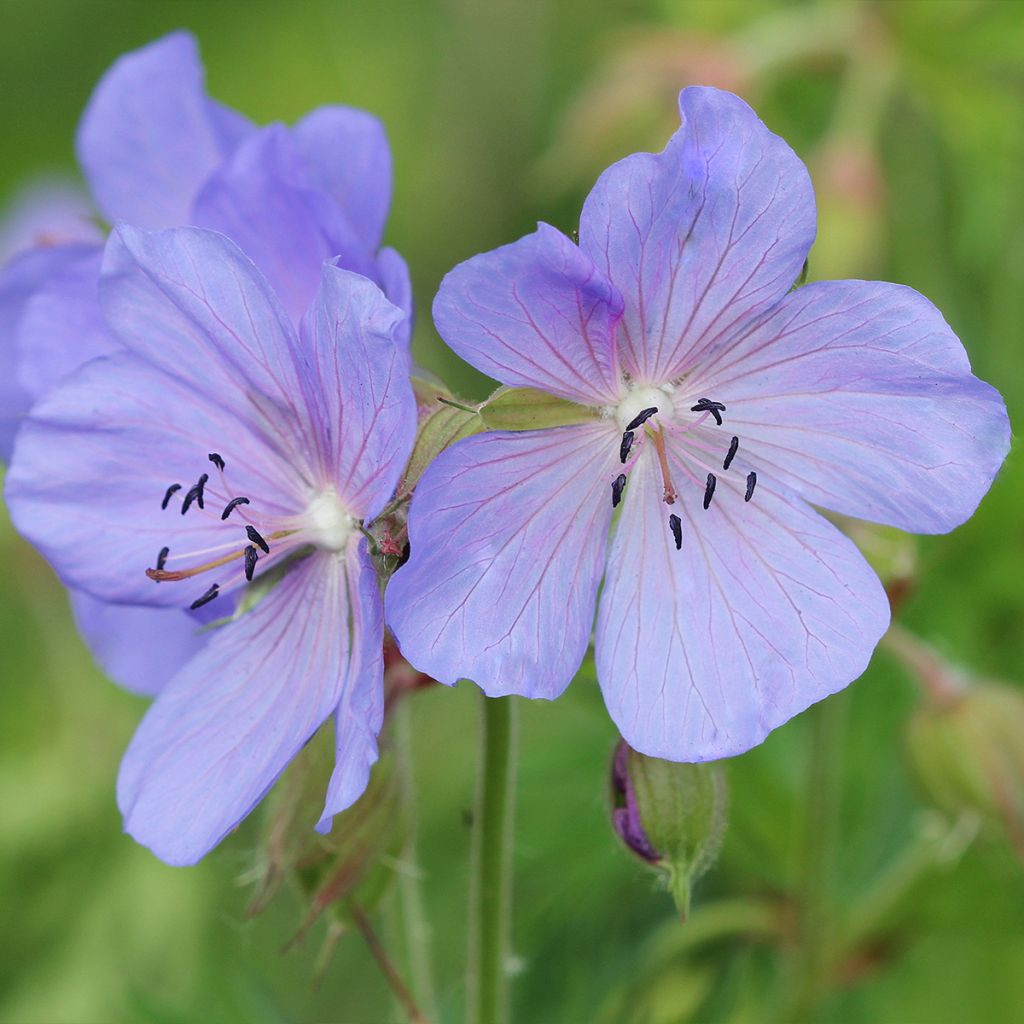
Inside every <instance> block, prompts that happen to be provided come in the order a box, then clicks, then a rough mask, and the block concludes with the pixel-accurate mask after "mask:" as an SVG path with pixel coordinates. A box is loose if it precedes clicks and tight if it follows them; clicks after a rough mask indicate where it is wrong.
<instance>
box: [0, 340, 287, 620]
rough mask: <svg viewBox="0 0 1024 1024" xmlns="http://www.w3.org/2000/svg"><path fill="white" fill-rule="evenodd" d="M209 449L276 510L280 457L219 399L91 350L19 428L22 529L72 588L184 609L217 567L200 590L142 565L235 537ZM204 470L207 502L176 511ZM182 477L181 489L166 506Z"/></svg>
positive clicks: (244, 489)
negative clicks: (274, 474)
mask: <svg viewBox="0 0 1024 1024" xmlns="http://www.w3.org/2000/svg"><path fill="white" fill-rule="evenodd" d="M211 451H218V452H219V453H220V454H221V455H222V456H223V457H224V459H225V461H226V463H227V477H226V478H227V479H230V480H231V483H232V486H233V487H235V488H237V491H236V492H235V493H238V494H242V495H247V496H252V497H254V498H256V497H258V498H259V504H260V508H261V510H265V511H268V512H277V511H280V509H279V507H278V506H275V505H274V504H273V502H274V499H275V497H276V496H277V494H278V493H280V485H279V484H278V483H277V482H276V481H275V480H274V479H273V478H269V479H268V477H267V474H268V473H269V472H270V470H271V469H272V467H273V466H274V459H275V455H274V454H273V453H272V452H270V451H269V450H268V449H267V447H266V445H265V444H264V443H263V442H262V441H261V440H260V439H259V438H258V437H257V436H255V435H253V434H250V433H248V432H246V431H245V430H240V429H239V427H238V425H237V423H236V422H235V420H234V418H233V417H232V415H231V414H230V412H228V411H226V410H225V409H224V408H223V407H221V406H218V405H217V404H215V403H213V402H209V401H205V400H201V399H200V400H197V398H196V396H195V395H194V394H192V392H191V390H190V388H189V386H188V385H187V384H185V383H183V382H181V381H179V380H178V379H177V378H175V377H170V376H167V375H165V374H162V373H158V372H154V371H153V369H152V368H151V367H150V366H149V365H148V364H146V363H145V362H143V361H142V360H140V359H139V358H138V357H137V356H135V355H133V354H132V353H129V352H122V353H119V354H118V355H115V356H110V357H107V358H103V359H95V360H93V361H92V362H90V363H88V364H87V365H86V366H84V367H82V368H81V369H80V370H78V371H77V373H75V374H74V375H73V376H72V377H71V378H69V379H68V380H67V381H66V382H65V383H64V384H62V385H61V386H59V387H58V388H56V389H55V390H53V391H52V392H50V393H49V394H47V395H46V396H44V398H43V399H41V400H40V402H39V403H37V405H36V406H35V407H34V408H33V410H32V415H31V416H29V417H28V418H27V419H26V420H25V422H24V424H23V426H22V429H21V431H20V432H19V435H18V440H17V443H16V445H15V451H14V458H13V459H12V462H11V467H10V469H9V471H8V474H7V480H6V495H5V496H6V500H7V504H8V507H9V509H10V512H11V517H12V519H13V521H14V523H15V525H16V526H17V528H18V530H19V531H20V532H21V533H22V534H23V535H24V536H25V537H27V538H28V539H29V540H31V541H32V542H33V543H34V544H35V545H36V546H37V547H38V548H39V550H40V551H42V553H43V554H44V555H45V556H46V557H47V558H48V559H49V560H50V562H51V563H52V564H53V566H54V567H55V568H56V570H57V572H58V573H59V574H60V576H61V578H62V579H63V580H64V582H65V583H67V584H68V585H69V586H72V587H75V588H78V589H81V590H86V591H88V592H89V593H91V594H93V595H95V596H97V597H101V598H104V599H106V600H109V601H120V602H125V603H138V604H160V605H178V606H181V607H185V606H187V605H188V604H190V603H191V602H192V601H193V600H194V599H195V598H197V597H199V594H200V593H201V591H202V589H203V588H204V586H208V585H209V584H210V583H213V582H223V578H221V579H218V577H217V575H216V574H212V573H211V574H209V575H210V576H211V577H212V578H210V579H209V581H208V582H207V583H206V584H203V582H202V581H203V580H204V579H206V577H205V576H203V577H199V578H198V579H197V580H196V581H195V582H194V583H193V584H192V586H193V587H195V588H196V589H195V591H194V592H193V590H191V589H189V590H187V591H186V589H185V587H187V586H189V585H188V584H184V585H183V584H179V583H160V584H157V583H154V582H153V581H152V580H149V579H147V578H146V576H145V574H144V570H145V569H146V568H147V567H150V566H153V564H154V563H155V561H156V558H157V553H158V552H159V551H160V549H161V548H162V547H164V546H170V547H171V548H172V551H171V555H172V558H176V557H177V556H179V555H183V554H184V553H185V552H189V551H197V552H203V551H206V550H207V549H209V548H213V549H214V550H215V552H217V553H220V554H223V553H224V550H225V549H224V545H225V542H230V541H232V540H233V537H232V535H231V534H230V532H226V524H225V523H223V522H221V520H220V510H221V509H222V508H223V507H224V504H225V503H226V502H227V501H228V499H229V497H234V496H235V494H233V493H229V492H228V491H227V490H226V488H225V485H224V484H223V482H222V481H221V479H220V477H219V475H218V474H216V472H215V471H214V470H213V468H212V466H211V465H210V462H209V461H208V460H207V455H208V453H209V452H211ZM203 472H209V473H210V474H211V480H210V482H209V483H208V484H207V488H206V490H207V500H206V504H207V506H208V508H207V509H206V511H202V510H200V509H198V508H197V507H194V508H192V509H191V510H190V512H189V514H188V515H187V516H182V515H180V514H179V510H180V507H181V500H180V499H181V495H182V494H184V493H185V491H187V490H188V488H189V487H191V486H192V484H193V483H194V482H195V481H196V480H197V479H198V477H199V475H200V473H203ZM174 483H177V484H180V485H182V487H183V488H184V490H183V491H182V492H181V493H179V494H178V495H176V496H175V500H174V501H173V503H171V504H169V505H168V507H167V508H166V509H162V508H161V501H162V499H163V497H164V494H165V492H166V489H167V488H168V486H170V485H171V484H174ZM289 511H290V510H289ZM238 531H239V545H238V546H239V549H241V547H242V546H243V545H244V543H245V541H244V534H242V533H241V527H239V528H238ZM229 549H230V548H229ZM207 557H215V555H208V556H207ZM202 561H204V559H203V558H196V559H192V560H189V561H188V562H187V563H185V564H188V565H191V564H195V563H196V562H202ZM169 567H171V568H175V567H177V566H176V565H175V564H174V562H173V561H172V562H171V563H169ZM223 571H224V572H234V571H235V570H234V569H232V568H231V567H230V566H229V567H226V568H225V569H224V570H223Z"/></svg>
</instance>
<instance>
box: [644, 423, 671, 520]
mask: <svg viewBox="0 0 1024 1024" xmlns="http://www.w3.org/2000/svg"><path fill="white" fill-rule="evenodd" d="M647 433H648V436H649V437H650V439H651V441H652V443H653V444H654V450H655V451H656V452H657V453H658V464H659V465H660V466H661V480H662V483H663V484H664V485H665V490H664V493H663V494H662V499H661V500H662V501H664V502H665V504H666V505H674V504H675V501H676V486H675V484H674V483H672V470H671V469H670V468H669V464H668V453H667V452H666V451H665V435H664V434H662V432H661V431H660V430H648V432H647Z"/></svg>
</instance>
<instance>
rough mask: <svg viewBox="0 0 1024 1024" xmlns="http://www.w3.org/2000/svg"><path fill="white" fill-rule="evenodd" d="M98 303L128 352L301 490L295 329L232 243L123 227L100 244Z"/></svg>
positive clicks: (184, 231)
mask: <svg viewBox="0 0 1024 1024" xmlns="http://www.w3.org/2000/svg"><path fill="white" fill-rule="evenodd" d="M100 302H101V305H102V307H103V310H104V313H105V314H106V317H107V320H108V322H109V323H110V326H111V327H112V328H113V330H114V331H115V332H116V333H117V334H118V336H119V338H120V340H121V341H122V343H123V344H124V345H125V347H126V348H128V349H129V350H131V351H133V352H135V353H137V354H138V355H139V356H141V357H142V358H144V359H145V360H146V361H147V362H148V363H149V364H150V365H151V366H153V367H155V368H158V369H160V370H162V371H163V372H164V373H166V374H168V375H169V376H173V377H176V378H178V380H179V381H180V382H181V385H182V387H184V388H186V389H187V390H188V391H189V393H190V394H191V395H192V399H191V400H190V401H194V402H198V401H205V402H207V403H209V404H210V405H214V406H217V407H218V408H220V409H221V410H223V411H224V413H225V414H226V415H229V416H232V417H233V418H234V420H235V426H234V427H233V428H232V435H231V436H237V435H239V434H243V433H247V434H250V435H252V436H254V437H257V438H259V439H260V440H261V442H262V443H263V444H264V446H265V447H266V448H267V449H269V450H272V451H273V452H275V453H276V462H277V465H278V468H279V469H280V473H281V476H282V478H283V479H288V478H289V477H291V478H292V479H294V480H295V481H296V482H297V483H302V484H303V485H305V486H306V487H307V489H308V487H309V485H310V483H311V482H310V481H309V480H308V478H306V476H305V474H306V472H307V466H306V463H307V461H308V460H307V455H306V450H307V447H308V445H307V443H306V441H305V437H306V433H307V428H306V425H305V422H304V420H303V418H302V413H301V408H300V407H301V402H300V399H299V393H300V386H299V378H298V370H297V368H296V365H295V351H294V347H295V330H294V328H293V326H292V324H291V321H290V320H289V318H288V314H287V313H286V312H285V310H284V309H283V308H282V307H281V305H280V303H279V302H278V301H277V299H276V298H275V296H274V294H273V292H272V291H271V290H270V288H269V287H268V286H267V283H266V281H265V280H264V279H263V277H262V276H261V275H260V273H259V271H258V270H257V269H256V267H255V266H253V264H252V261H251V260H249V259H248V258H246V256H245V255H244V254H243V253H242V252H241V251H240V250H239V249H238V247H237V246H236V245H235V244H234V243H233V242H231V241H230V240H229V239H227V238H225V237H224V236H223V235H219V234H217V233H216V232H214V231H204V230H201V229H198V228H176V229H173V230H168V231H154V232H147V231H137V230H135V229H134V228H131V227H128V226H127V225H122V226H121V227H119V228H118V229H116V230H115V231H114V233H113V234H112V235H111V238H110V241H109V242H108V243H107V250H106V255H105V257H104V262H103V277H102V279H101V281H100ZM187 408H188V405H187V404H183V405H182V409H187ZM165 418H166V414H165ZM224 436H227V435H224ZM222 443H223V442H222ZM264 468H266V467H265V466H264Z"/></svg>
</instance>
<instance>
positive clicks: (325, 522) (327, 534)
mask: <svg viewBox="0 0 1024 1024" xmlns="http://www.w3.org/2000/svg"><path fill="white" fill-rule="evenodd" d="M304 518H305V524H304V525H305V528H304V529H303V531H302V532H303V534H304V535H305V536H306V537H308V538H309V541H310V543H312V544H315V545H316V546H317V547H318V548H324V549H325V550H327V551H341V550H342V549H343V548H344V547H345V545H346V544H347V543H348V539H349V537H350V536H351V535H352V531H353V530H354V529H355V528H356V520H355V518H354V517H353V516H351V515H349V513H348V512H347V511H346V510H345V506H344V505H343V504H342V503H341V499H340V498H339V497H338V495H337V493H336V492H335V491H322V492H321V493H320V494H318V495H317V496H316V497H315V498H314V499H313V500H312V501H311V502H310V504H309V507H308V508H307V509H306V514H305V517H304Z"/></svg>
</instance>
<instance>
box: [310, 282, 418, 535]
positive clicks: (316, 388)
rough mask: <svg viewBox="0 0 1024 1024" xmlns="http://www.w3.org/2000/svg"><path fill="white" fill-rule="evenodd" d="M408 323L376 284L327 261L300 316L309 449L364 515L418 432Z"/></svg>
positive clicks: (381, 499)
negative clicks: (399, 341) (404, 338)
mask: <svg viewBox="0 0 1024 1024" xmlns="http://www.w3.org/2000/svg"><path fill="white" fill-rule="evenodd" d="M404 320H405V314H404V313H403V312H402V311H401V310H400V309H399V308H398V307H397V306H394V305H392V304H391V303H390V302H389V301H388V300H387V299H386V298H385V297H384V293H383V292H382V291H381V290H380V289H379V288H378V287H377V286H376V285H375V284H374V283H373V282H372V281H368V280H367V279H366V278H365V277H360V276H359V275H358V274H352V273H349V272H348V271H347V270H341V269H339V268H338V267H334V266H330V265H329V264H327V265H325V266H324V268H323V277H322V279H321V284H320V291H319V293H318V294H317V297H316V301H315V302H314V304H313V306H312V307H311V309H310V312H309V314H308V315H307V316H306V317H304V318H303V321H302V353H300V354H301V355H304V358H305V359H306V361H307V367H308V368H307V372H306V373H304V374H303V375H302V388H303V392H302V393H303V394H304V395H305V397H306V406H307V412H306V418H307V420H308V422H309V423H310V424H311V427H310V429H311V431H312V433H313V437H312V438H311V439H310V442H309V443H310V447H313V446H314V445H315V447H316V449H317V451H318V454H319V457H320V459H321V472H322V474H323V476H324V477H325V478H326V480H329V481H330V482H332V483H333V484H334V485H335V486H336V487H337V490H338V493H339V494H340V495H341V496H342V497H343V498H344V499H345V500H346V503H347V505H348V508H349V510H350V511H351V512H353V513H355V514H356V515H358V516H359V517H360V518H372V517H373V516H374V515H375V514H376V513H377V512H378V511H379V510H380V509H381V508H382V507H383V506H384V504H385V502H386V501H387V500H388V498H390V497H391V494H392V492H393V491H394V489H395V485H396V484H397V483H398V480H399V477H400V476H401V473H402V470H403V469H404V467H405V463H406V461H407V460H408V458H409V454H410V452H411V451H412V443H413V438H414V437H415V434H416V399H415V398H414V396H413V392H412V385H411V384H410V383H409V375H408V369H407V356H406V354H405V353H404V352H402V351H400V350H399V348H398V346H397V345H396V343H395V340H394V337H395V332H396V330H397V329H398V327H399V326H400V325H401V323H402V322H403V321H404Z"/></svg>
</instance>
